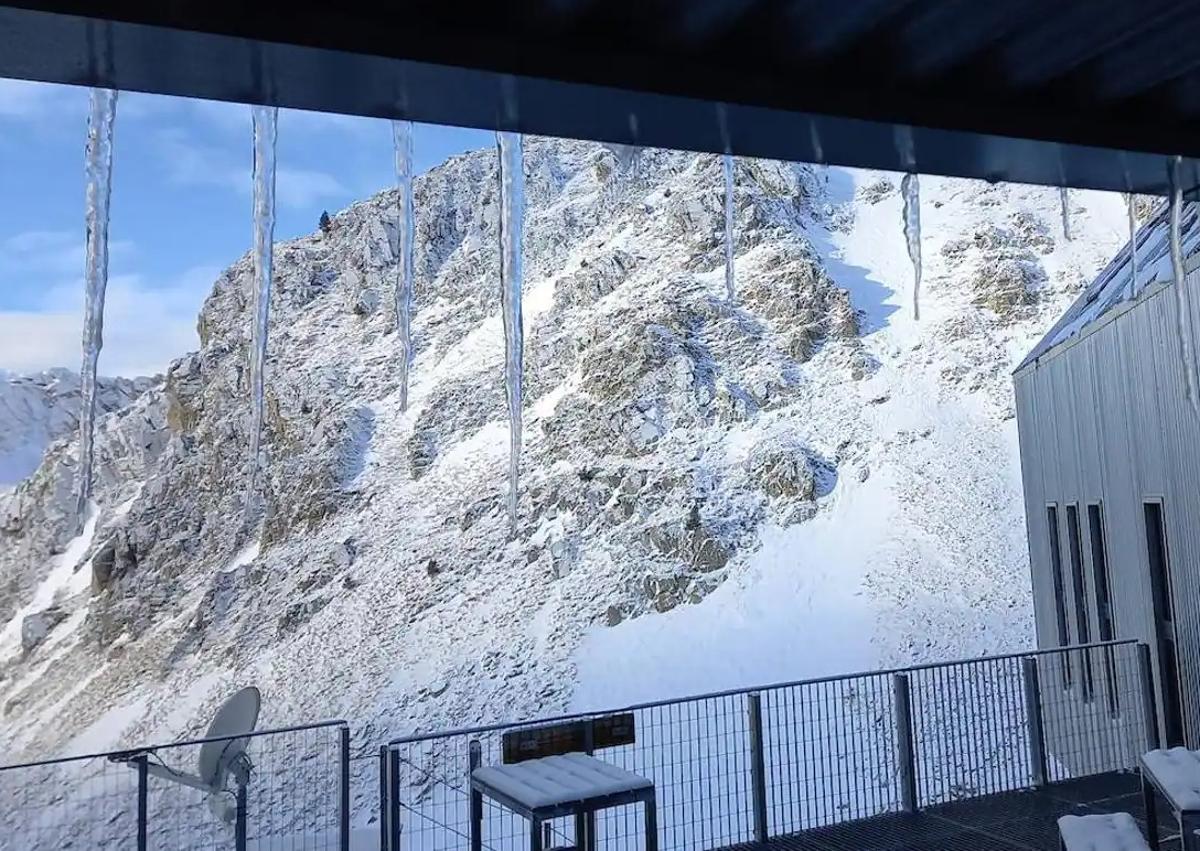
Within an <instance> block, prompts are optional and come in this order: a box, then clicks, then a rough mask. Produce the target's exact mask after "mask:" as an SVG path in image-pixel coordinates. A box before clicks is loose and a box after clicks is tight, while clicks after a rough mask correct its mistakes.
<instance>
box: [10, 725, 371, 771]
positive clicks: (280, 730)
mask: <svg viewBox="0 0 1200 851" xmlns="http://www.w3.org/2000/svg"><path fill="white" fill-rule="evenodd" d="M328 727H345V728H347V729H349V727H350V723H349V722H348V721H343V720H341V719H336V720H331V721H317V722H315V723H312V724H295V725H292V726H290V727H275V728H274V729H271V730H253V731H251V732H249V733H234V734H233V735H229V736H206V737H205V738H202V739H184V740H182V741H178V742H161V743H159V744H156V745H139V746H138V747H133V748H121V749H120V750H115V751H101V752H99V753H85V754H75V755H72V756H59V757H54V758H52V759H39V760H35V761H33V762H14V763H11V764H9V765H0V771H9V770H12V769H17V768H42V767H44V766H48V765H61V764H63V763H67V762H81V761H83V760H88V759H108V758H109V757H114V756H128V755H136V754H140V753H147V752H149V751H156V750H159V749H163V750H166V749H167V748H185V747H192V746H194V745H203V744H207V743H209V742H229V741H232V740H234V739H254V738H259V737H262V736H278V735H282V734H285V733H302V732H304V731H306V730H321V729H325V728H328Z"/></svg>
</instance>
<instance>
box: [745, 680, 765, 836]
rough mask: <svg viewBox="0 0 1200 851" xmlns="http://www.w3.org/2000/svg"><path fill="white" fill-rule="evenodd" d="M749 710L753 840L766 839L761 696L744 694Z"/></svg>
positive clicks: (756, 693) (752, 693)
mask: <svg viewBox="0 0 1200 851" xmlns="http://www.w3.org/2000/svg"><path fill="white" fill-rule="evenodd" d="M746 703H747V708H748V709H749V711H750V724H749V727H750V790H751V793H752V795H753V798H754V841H755V842H766V841H767V769H766V761H765V760H764V759H763V729H762V697H761V696H760V695H759V693H758V692H751V693H750V694H748V695H746Z"/></svg>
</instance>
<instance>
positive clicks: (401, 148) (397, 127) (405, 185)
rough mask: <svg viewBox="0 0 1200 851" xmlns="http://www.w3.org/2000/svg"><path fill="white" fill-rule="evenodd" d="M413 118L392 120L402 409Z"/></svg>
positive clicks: (404, 406)
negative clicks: (397, 208)
mask: <svg viewBox="0 0 1200 851" xmlns="http://www.w3.org/2000/svg"><path fill="white" fill-rule="evenodd" d="M412 131H413V127H412V122H411V121H393V122H392V140H393V142H394V144H395V147H396V184H397V186H399V188H400V260H399V263H398V264H397V272H396V334H397V335H398V336H399V337H400V410H401V411H406V410H408V369H409V366H410V364H411V363H412V298H413V241H414V233H415V231H414V221H413V188H412V178H413V174H412V168H413V165H412V160H413V137H412Z"/></svg>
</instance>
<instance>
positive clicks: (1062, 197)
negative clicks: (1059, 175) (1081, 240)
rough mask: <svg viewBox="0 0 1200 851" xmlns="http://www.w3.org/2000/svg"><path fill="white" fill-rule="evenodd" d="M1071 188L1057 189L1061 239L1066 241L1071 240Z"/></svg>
mask: <svg viewBox="0 0 1200 851" xmlns="http://www.w3.org/2000/svg"><path fill="white" fill-rule="evenodd" d="M1070 204H1071V190H1070V189H1068V188H1067V187H1065V186H1064V187H1062V188H1061V189H1059V190H1058V205H1059V208H1060V211H1061V213H1062V229H1063V239H1065V240H1066V241H1067V242H1070V241H1071V210H1070Z"/></svg>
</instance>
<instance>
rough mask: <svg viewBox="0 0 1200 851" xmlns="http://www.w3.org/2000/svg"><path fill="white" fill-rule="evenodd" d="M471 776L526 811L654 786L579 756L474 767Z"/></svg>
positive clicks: (600, 762)
mask: <svg viewBox="0 0 1200 851" xmlns="http://www.w3.org/2000/svg"><path fill="white" fill-rule="evenodd" d="M471 777H472V779H473V780H474V781H475V782H476V783H477V784H481V785H483V786H485V787H487V789H488V790H489V791H495V792H499V793H500V794H502V795H505V796H507V797H508V798H510V799H511V800H512V801H513V802H514V803H517V804H519V805H520V806H522V807H525V808H526V809H529V810H538V809H541V808H543V807H552V806H555V805H558V804H565V803H569V802H571V801H585V800H591V799H595V798H601V797H604V796H608V795H618V794H621V793H623V792H637V791H644V790H648V789H651V788H653V786H654V784H653V783H652V782H651V781H649V780H647V779H646V778H644V777H639V776H638V775H636V774H633V773H632V772H629V771H626V770H624V769H623V768H618V767H617V766H615V765H611V764H609V763H607V762H603V761H601V760H598V759H596V758H595V757H591V756H587V755H585V754H581V753H569V754H564V755H562V756H548V757H543V758H541V759H533V760H529V761H527V762H519V763H516V764H515V765H492V766H488V767H486V768H477V769H476V770H475V772H474V773H473V774H472V775H471Z"/></svg>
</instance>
